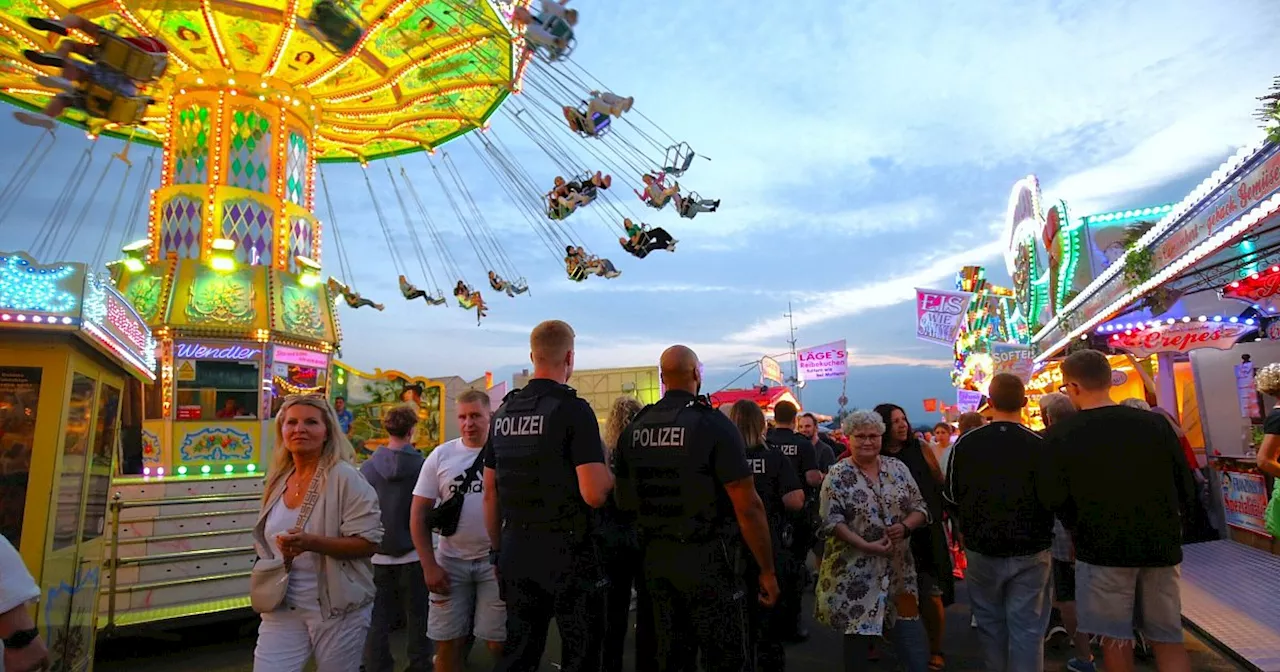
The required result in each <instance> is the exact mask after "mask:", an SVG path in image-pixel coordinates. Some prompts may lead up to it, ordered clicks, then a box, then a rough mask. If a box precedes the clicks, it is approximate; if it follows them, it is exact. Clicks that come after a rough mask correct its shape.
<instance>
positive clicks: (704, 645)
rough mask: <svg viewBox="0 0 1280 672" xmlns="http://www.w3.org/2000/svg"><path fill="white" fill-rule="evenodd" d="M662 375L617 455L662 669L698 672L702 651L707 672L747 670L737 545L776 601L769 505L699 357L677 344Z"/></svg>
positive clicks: (767, 600)
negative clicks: (662, 388)
mask: <svg viewBox="0 0 1280 672" xmlns="http://www.w3.org/2000/svg"><path fill="white" fill-rule="evenodd" d="M660 368H661V370H662V382H663V384H665V385H666V388H667V393H666V396H664V397H663V398H662V399H661V400H660V401H659V402H658V403H656V404H652V405H650V406H648V407H646V408H645V409H644V410H643V411H641V412H640V415H638V416H637V417H636V419H635V421H634V422H632V423H631V425H629V426H628V427H627V428H626V430H624V431H623V433H622V436H621V437H620V438H619V439H618V447H617V451H616V455H615V458H614V459H615V464H616V467H617V470H618V491H617V499H618V505H619V506H620V507H622V508H623V509H625V510H629V511H635V512H636V524H637V527H638V529H639V533H640V538H641V544H642V545H643V547H644V570H643V575H644V581H645V585H646V587H647V588H648V590H649V598H650V600H651V601H652V605H653V607H652V608H653V618H654V628H655V631H656V632H655V639H656V640H657V658H658V669H659V670H661V671H662V672H685V671H686V670H692V669H694V667H695V666H694V662H695V661H694V656H695V654H696V652H697V651H698V650H701V651H702V652H703V667H704V669H706V670H707V671H708V672H743V670H746V669H750V668H749V667H748V666H749V665H750V656H749V654H748V653H747V645H748V642H747V635H746V629H747V628H746V614H745V602H746V599H747V594H748V591H747V590H746V586H745V585H744V584H743V582H742V573H743V571H742V570H743V568H742V566H741V559H742V553H741V547H740V546H739V544H738V540H739V538H741V539H744V540H745V541H746V544H747V546H748V547H749V548H750V550H751V554H752V555H753V556H754V557H755V559H756V562H757V563H758V565H759V566H760V570H761V571H760V577H759V581H758V585H759V600H760V602H761V603H763V604H765V605H767V606H772V605H773V604H775V603H776V602H777V599H778V580H777V577H776V575H775V574H774V568H773V550H772V547H771V543H770V540H769V523H768V520H767V519H766V517H765V508H764V504H763V503H761V501H760V496H759V495H757V494H756V489H755V486H754V483H753V481H752V477H751V467H750V465H748V464H747V460H746V456H745V446H743V442H742V436H741V435H740V434H739V433H738V431H737V429H736V428H735V427H734V426H733V423H731V422H730V421H729V419H728V418H726V417H725V416H724V414H722V413H720V412H719V411H716V410H715V409H713V408H711V404H710V403H709V402H708V401H707V400H706V398H705V397H699V396H697V394H698V391H699V388H700V387H701V384H702V375H701V373H700V372H699V371H698V356H697V355H696V354H694V352H693V351H692V350H690V349H689V348H687V347H685V346H682V345H676V346H672V347H670V348H668V349H667V350H666V351H665V352H663V353H662V359H661V361H660ZM739 530H741V537H739ZM751 592H752V593H754V592H755V591H751Z"/></svg>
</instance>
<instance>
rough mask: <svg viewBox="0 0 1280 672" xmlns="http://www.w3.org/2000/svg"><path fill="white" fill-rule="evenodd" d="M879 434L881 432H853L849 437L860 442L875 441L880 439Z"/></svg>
mask: <svg viewBox="0 0 1280 672" xmlns="http://www.w3.org/2000/svg"><path fill="white" fill-rule="evenodd" d="M881 436H882V435H881V434H854V435H853V436H851V437H850V438H852V439H853V440H854V441H859V442H862V443H875V442H876V441H879V440H880V437H881Z"/></svg>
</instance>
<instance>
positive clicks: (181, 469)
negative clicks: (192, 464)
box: [178, 466, 187, 476]
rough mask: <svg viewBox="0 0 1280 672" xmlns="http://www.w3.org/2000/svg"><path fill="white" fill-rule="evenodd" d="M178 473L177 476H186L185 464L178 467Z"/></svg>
mask: <svg viewBox="0 0 1280 672" xmlns="http://www.w3.org/2000/svg"><path fill="white" fill-rule="evenodd" d="M178 475H179V476H186V475H187V468H186V467H185V466H182V467H178Z"/></svg>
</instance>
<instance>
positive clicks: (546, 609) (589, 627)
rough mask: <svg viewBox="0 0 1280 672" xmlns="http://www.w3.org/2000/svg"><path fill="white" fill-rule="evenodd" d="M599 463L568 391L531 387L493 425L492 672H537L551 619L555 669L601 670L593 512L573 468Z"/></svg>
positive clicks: (544, 383) (584, 416)
mask: <svg viewBox="0 0 1280 672" xmlns="http://www.w3.org/2000/svg"><path fill="white" fill-rule="evenodd" d="M592 463H601V464H602V463H604V446H603V444H602V442H601V440H600V426H599V424H598V423H597V422H596V416H595V413H594V412H592V410H591V407H590V406H589V405H588V404H587V402H586V401H584V400H582V399H580V398H579V397H578V396H577V394H576V393H575V392H574V391H573V388H570V387H568V386H566V385H562V384H560V383H557V382H554V381H551V380H547V379H542V378H535V379H533V380H530V381H529V384H528V385H526V386H525V387H524V388H522V389H519V390H516V391H514V392H512V393H511V394H508V395H507V397H506V398H505V399H504V400H503V403H502V406H501V407H499V408H498V411H497V413H495V414H494V416H493V421H492V423H491V427H490V430H489V443H488V445H487V446H486V449H485V466H486V467H488V468H491V469H493V470H494V471H495V475H496V476H497V482H498V505H499V508H500V510H501V512H502V517H503V519H504V523H505V524H504V527H503V531H502V545H501V551H500V552H499V553H498V554H497V557H496V562H497V566H498V575H499V578H500V579H501V581H502V590H503V599H504V600H505V601H506V603H507V641H506V642H505V643H504V644H503V649H502V660H501V662H499V663H498V665H497V666H496V667H495V668H494V669H495V671H496V672H535V671H536V670H538V669H539V666H540V664H541V659H542V655H543V652H544V650H545V649H546V644H547V628H548V627H549V626H550V623H551V619H552V618H555V620H556V625H557V627H558V628H559V630H560V637H561V641H562V647H561V648H562V660H561V668H560V669H562V670H564V671H565V672H584V671H590V672H595V670H597V669H599V667H600V647H601V629H600V623H601V621H602V619H603V617H604V599H605V592H604V590H605V587H606V585H607V581H606V580H605V578H604V569H603V566H602V564H601V560H600V551H599V548H598V547H597V543H596V538H595V535H594V530H593V528H594V512H593V511H592V510H591V508H590V507H589V506H588V505H587V503H586V502H585V501H583V499H582V496H581V495H580V494H579V490H578V477H577V472H576V471H575V470H576V468H577V467H578V466H580V465H583V464H592Z"/></svg>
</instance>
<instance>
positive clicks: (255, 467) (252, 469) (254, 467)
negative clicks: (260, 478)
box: [244, 464, 258, 474]
mask: <svg viewBox="0 0 1280 672" xmlns="http://www.w3.org/2000/svg"><path fill="white" fill-rule="evenodd" d="M244 469H245V471H247V472H249V473H251V474H252V473H253V472H255V471H257V470H258V465H256V464H249V465H247V466H246V467H245V468H244Z"/></svg>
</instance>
